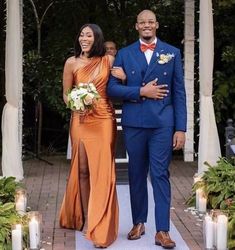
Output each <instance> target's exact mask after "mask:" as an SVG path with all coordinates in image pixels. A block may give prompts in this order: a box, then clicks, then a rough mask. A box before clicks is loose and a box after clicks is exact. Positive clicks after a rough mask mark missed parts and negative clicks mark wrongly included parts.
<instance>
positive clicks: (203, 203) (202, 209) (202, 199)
mask: <svg viewBox="0 0 235 250" xmlns="http://www.w3.org/2000/svg"><path fill="white" fill-rule="evenodd" d="M206 204H207V199H206V198H205V197H203V196H200V197H199V204H198V211H199V212H201V213H205V212H206Z"/></svg>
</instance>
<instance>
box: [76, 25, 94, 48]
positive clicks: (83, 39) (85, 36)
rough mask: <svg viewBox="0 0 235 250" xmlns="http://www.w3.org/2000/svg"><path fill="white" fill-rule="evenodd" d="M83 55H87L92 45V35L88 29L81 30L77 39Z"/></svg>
mask: <svg viewBox="0 0 235 250" xmlns="http://www.w3.org/2000/svg"><path fill="white" fill-rule="evenodd" d="M78 41H79V44H80V46H81V49H82V52H83V53H89V52H90V51H91V48H92V46H93V44H94V33H93V31H92V29H91V28H90V27H85V28H84V29H82V31H81V33H80V36H79V38H78Z"/></svg>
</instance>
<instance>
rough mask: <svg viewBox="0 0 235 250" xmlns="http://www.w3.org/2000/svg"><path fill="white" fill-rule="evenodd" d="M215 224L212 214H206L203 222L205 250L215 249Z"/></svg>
mask: <svg viewBox="0 0 235 250" xmlns="http://www.w3.org/2000/svg"><path fill="white" fill-rule="evenodd" d="M214 237H215V236H214V222H213V218H212V216H211V215H210V214H206V215H205V217H204V220H203V240H204V249H206V250H212V249H214Z"/></svg>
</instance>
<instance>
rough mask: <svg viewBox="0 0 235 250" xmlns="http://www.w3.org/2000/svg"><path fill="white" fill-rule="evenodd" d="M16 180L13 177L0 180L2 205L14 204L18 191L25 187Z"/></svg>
mask: <svg viewBox="0 0 235 250" xmlns="http://www.w3.org/2000/svg"><path fill="white" fill-rule="evenodd" d="M15 179H16V178H15V177H12V176H10V177H3V178H2V179H0V203H3V204H4V203H8V202H14V200H15V192H16V189H17V188H20V187H22V186H23V185H22V183H20V182H16V181H15Z"/></svg>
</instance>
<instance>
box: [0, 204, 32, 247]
mask: <svg viewBox="0 0 235 250" xmlns="http://www.w3.org/2000/svg"><path fill="white" fill-rule="evenodd" d="M14 224H21V225H22V230H23V231H22V232H23V248H24V249H25V248H27V242H28V218H27V216H26V215H25V216H21V215H19V214H18V213H17V212H16V210H15V204H14V203H13V202H8V203H5V204H3V203H0V249H1V250H11V249H12V247H11V246H12V243H11V227H12V225H14Z"/></svg>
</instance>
